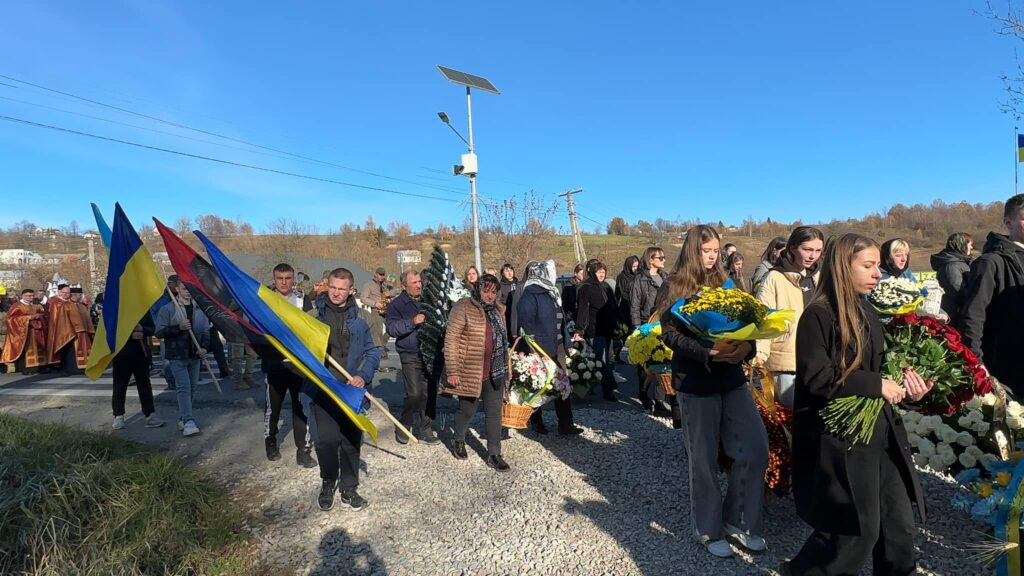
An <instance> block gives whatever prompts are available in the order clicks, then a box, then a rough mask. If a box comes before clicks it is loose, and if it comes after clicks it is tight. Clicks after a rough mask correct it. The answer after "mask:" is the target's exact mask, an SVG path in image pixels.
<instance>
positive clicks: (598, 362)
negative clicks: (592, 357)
mask: <svg viewBox="0 0 1024 576" xmlns="http://www.w3.org/2000/svg"><path fill="white" fill-rule="evenodd" d="M602 366H604V362H601V361H600V360H598V361H597V362H594V367H595V368H600V367H602Z"/></svg>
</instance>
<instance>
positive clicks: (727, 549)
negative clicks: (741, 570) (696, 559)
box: [704, 540, 733, 558]
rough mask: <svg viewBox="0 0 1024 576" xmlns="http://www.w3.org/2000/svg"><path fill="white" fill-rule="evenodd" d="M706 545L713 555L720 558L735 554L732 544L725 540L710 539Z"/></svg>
mask: <svg viewBox="0 0 1024 576" xmlns="http://www.w3.org/2000/svg"><path fill="white" fill-rule="evenodd" d="M704 547H705V548H707V549H708V552H710V553H711V555H712V556H717V557H718V558H730V557H731V556H732V555H733V551H732V546H730V545H729V543H728V542H726V541H725V540H708V541H707V542H705V543H704Z"/></svg>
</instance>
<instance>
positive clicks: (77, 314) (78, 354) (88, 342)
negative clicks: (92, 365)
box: [46, 284, 96, 374]
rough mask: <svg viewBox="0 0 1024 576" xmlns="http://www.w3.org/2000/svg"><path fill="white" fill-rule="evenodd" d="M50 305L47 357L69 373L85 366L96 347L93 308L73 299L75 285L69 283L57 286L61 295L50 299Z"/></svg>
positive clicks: (62, 370) (58, 293)
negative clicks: (93, 346)
mask: <svg viewBox="0 0 1024 576" xmlns="http://www.w3.org/2000/svg"><path fill="white" fill-rule="evenodd" d="M76 290H79V291H80V290H81V288H76ZM46 306H47V308H48V315H47V317H48V321H47V323H46V328H47V330H46V357H47V360H48V361H49V363H50V364H56V365H57V366H58V370H60V371H61V372H63V373H65V374H71V373H74V372H77V370H82V369H84V368H85V366H86V363H87V362H88V360H89V352H90V351H91V350H92V336H93V334H95V333H96V329H95V328H94V327H93V325H92V320H90V319H89V309H88V308H86V307H85V304H82V303H81V302H75V301H73V300H72V299H71V288H70V287H69V286H68V285H67V284H61V285H60V286H58V287H57V295H56V296H54V297H53V298H50V299H49V300H47V302H46Z"/></svg>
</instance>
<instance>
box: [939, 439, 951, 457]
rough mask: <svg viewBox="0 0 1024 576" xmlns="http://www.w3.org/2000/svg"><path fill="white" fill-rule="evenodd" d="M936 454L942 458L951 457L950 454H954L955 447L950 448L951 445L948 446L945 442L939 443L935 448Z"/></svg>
mask: <svg viewBox="0 0 1024 576" xmlns="http://www.w3.org/2000/svg"><path fill="white" fill-rule="evenodd" d="M954 440H955V438H954ZM935 453H936V454H939V455H942V456H949V455H950V454H954V452H953V447H952V446H950V445H949V444H946V443H945V442H939V443H938V444H937V445H936V446H935Z"/></svg>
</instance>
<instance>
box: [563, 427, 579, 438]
mask: <svg viewBox="0 0 1024 576" xmlns="http://www.w3.org/2000/svg"><path fill="white" fill-rule="evenodd" d="M558 434H559V435H561V436H576V435H578V434H583V428H580V427H579V426H570V427H568V428H562V427H561V426H559V427H558Z"/></svg>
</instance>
